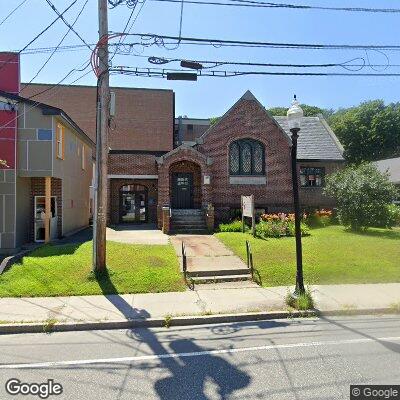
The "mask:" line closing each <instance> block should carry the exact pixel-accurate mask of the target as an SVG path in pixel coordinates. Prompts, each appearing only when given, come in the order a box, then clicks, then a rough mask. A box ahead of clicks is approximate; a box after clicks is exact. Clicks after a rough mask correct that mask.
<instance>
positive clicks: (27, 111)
mask: <svg viewBox="0 0 400 400" xmlns="http://www.w3.org/2000/svg"><path fill="white" fill-rule="evenodd" d="M89 65H90V62H88V63H86V66H85V67H84V68H82V69H72V70H71V71H69V72H68V74H67V75H65V76H64V78H62V79H61V80H60V81H59V82H57V83H56V84H54V85H52V86H51V87H49V88H47V89H45V90H42V91H41V92H38V93H36V94H34V95H33V96H30V97H26V99H27V100H31V99H32V98H34V97H36V96H39V95H40V94H43V93H46V92H49V91H52V90H54V89H56V88H58V87H59V86H60V84H61V83H62V82H64V81H65V80H66V79H67V78H68V77H69V76H70V75H71V74H72V73H73V72H77V71H84V70H85V69H87V68H88V67H89ZM91 72H92V71H91V70H89V71H87V72H85V73H84V74H83V75H81V76H79V77H78V78H77V79H75V80H74V81H72V82H70V83H69V85H72V84H74V83H76V82H78V81H79V80H80V79H82V78H84V77H85V76H86V75H88V74H89V73H91ZM56 93H57V91H55V92H53V93H52V94H51V95H50V98H52V97H54V96H55V95H56ZM21 102H22V101H21ZM18 103H20V102H18ZM40 104H41V102H34V103H33V105H32V106H31V107H29V108H28V109H26V110H24V112H23V113H22V114H19V115H17V116H16V117H15V118H13V119H11V120H10V121H8V122H6V123H5V124H4V125H2V126H0V129H3V128H5V127H7V126H8V125H10V124H11V123H12V122H14V121H16V120H17V119H18V118H20V117H21V116H22V115H26V114H27V113H29V112H31V111H32V110H34V109H35V108H37V107H38V106H39V105H40Z"/></svg>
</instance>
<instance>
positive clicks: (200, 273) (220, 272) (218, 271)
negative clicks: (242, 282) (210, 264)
mask: <svg viewBox="0 0 400 400" xmlns="http://www.w3.org/2000/svg"><path fill="white" fill-rule="evenodd" d="M249 273H250V272H249V270H248V268H243V269H237V268H233V269H215V270H209V269H208V270H200V271H187V274H188V275H189V276H193V277H202V276H210V275H212V276H232V275H249Z"/></svg>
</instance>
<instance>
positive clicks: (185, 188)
mask: <svg viewBox="0 0 400 400" xmlns="http://www.w3.org/2000/svg"><path fill="white" fill-rule="evenodd" d="M172 208H193V174H192V173H190V172H175V173H173V174H172Z"/></svg>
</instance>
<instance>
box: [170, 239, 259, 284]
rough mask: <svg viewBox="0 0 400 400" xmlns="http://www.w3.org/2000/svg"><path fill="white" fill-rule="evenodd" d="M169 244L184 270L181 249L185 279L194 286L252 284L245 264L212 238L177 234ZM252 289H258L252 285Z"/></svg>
mask: <svg viewBox="0 0 400 400" xmlns="http://www.w3.org/2000/svg"><path fill="white" fill-rule="evenodd" d="M171 243H172V245H173V246H174V248H175V251H176V254H177V255H178V257H179V260H180V264H181V269H182V268H183V257H182V246H183V247H184V249H185V254H186V265H187V270H186V276H187V277H188V278H190V280H191V281H192V282H193V283H196V284H198V283H221V282H235V281H251V279H252V277H251V273H250V270H249V269H248V268H247V265H246V264H245V263H244V262H243V261H242V260H241V259H240V258H239V257H238V256H236V255H234V254H233V252H232V251H231V250H229V249H228V248H227V247H226V246H225V245H224V244H223V243H222V242H220V241H219V240H218V239H217V238H216V237H215V236H214V235H176V236H172V237H171ZM253 285H254V286H257V285H256V284H255V283H254V284H253Z"/></svg>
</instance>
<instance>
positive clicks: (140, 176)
mask: <svg viewBox="0 0 400 400" xmlns="http://www.w3.org/2000/svg"><path fill="white" fill-rule="evenodd" d="M107 178H108V179H158V175H117V174H111V175H107Z"/></svg>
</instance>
